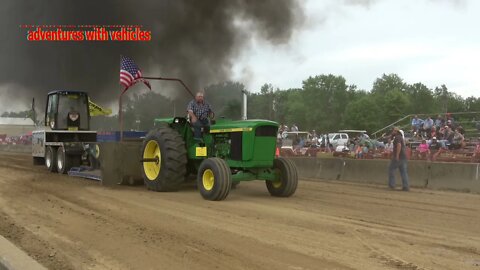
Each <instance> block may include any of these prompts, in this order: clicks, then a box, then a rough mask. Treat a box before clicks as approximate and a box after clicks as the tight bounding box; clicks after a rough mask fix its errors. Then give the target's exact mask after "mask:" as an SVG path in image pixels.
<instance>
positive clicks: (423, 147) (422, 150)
mask: <svg viewBox="0 0 480 270" xmlns="http://www.w3.org/2000/svg"><path fill="white" fill-rule="evenodd" d="M417 150H418V155H419V158H427V157H428V156H430V149H429V147H428V144H427V141H426V140H425V139H423V140H422V143H421V144H420V145H418V148H417Z"/></svg>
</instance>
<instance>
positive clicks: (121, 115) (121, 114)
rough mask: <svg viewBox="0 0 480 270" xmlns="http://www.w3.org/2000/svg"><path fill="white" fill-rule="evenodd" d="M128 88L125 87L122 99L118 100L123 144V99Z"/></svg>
mask: <svg viewBox="0 0 480 270" xmlns="http://www.w3.org/2000/svg"><path fill="white" fill-rule="evenodd" d="M127 90H128V87H125V89H123V91H122V93H121V94H120V97H119V99H118V118H119V120H120V142H123V109H122V97H123V94H125V92H127Z"/></svg>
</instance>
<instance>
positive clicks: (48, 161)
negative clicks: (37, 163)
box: [45, 146, 57, 172]
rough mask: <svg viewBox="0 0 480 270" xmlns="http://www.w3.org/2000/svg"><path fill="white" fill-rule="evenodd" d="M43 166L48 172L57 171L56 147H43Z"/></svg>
mask: <svg viewBox="0 0 480 270" xmlns="http://www.w3.org/2000/svg"><path fill="white" fill-rule="evenodd" d="M45 166H47V169H48V170H49V171H50V172H56V171H57V149H56V148H55V147H52V146H47V148H46V149H45Z"/></svg>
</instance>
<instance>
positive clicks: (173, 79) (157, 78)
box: [141, 76, 195, 98]
mask: <svg viewBox="0 0 480 270" xmlns="http://www.w3.org/2000/svg"><path fill="white" fill-rule="evenodd" d="M141 78H142V79H147V80H159V81H176V82H179V83H181V84H182V85H183V87H184V88H185V90H187V92H188V93H189V94H190V95H191V96H192V97H193V98H194V97H195V95H194V94H193V93H192V91H191V90H190V88H188V86H187V85H186V84H185V83H184V82H183V81H182V80H180V79H177V78H164V77H143V76H142V77H141Z"/></svg>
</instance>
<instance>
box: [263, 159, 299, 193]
mask: <svg viewBox="0 0 480 270" xmlns="http://www.w3.org/2000/svg"><path fill="white" fill-rule="evenodd" d="M273 168H274V170H275V174H276V175H277V180H275V181H266V185H267V189H268V192H270V195H272V196H275V197H290V196H292V195H293V194H294V193H295V191H296V190H297V185H298V173H297V167H296V166H295V164H294V163H293V162H292V161H291V160H288V159H285V158H281V157H280V158H276V159H275V160H274V161H273Z"/></svg>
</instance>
